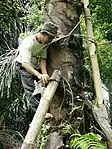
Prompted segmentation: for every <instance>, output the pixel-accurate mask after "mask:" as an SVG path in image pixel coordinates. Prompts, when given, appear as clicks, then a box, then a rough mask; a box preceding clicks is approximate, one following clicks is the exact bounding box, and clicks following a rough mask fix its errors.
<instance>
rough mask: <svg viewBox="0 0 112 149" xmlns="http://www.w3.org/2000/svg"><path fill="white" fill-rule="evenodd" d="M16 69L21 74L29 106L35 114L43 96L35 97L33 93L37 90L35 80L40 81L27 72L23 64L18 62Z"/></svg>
mask: <svg viewBox="0 0 112 149" xmlns="http://www.w3.org/2000/svg"><path fill="white" fill-rule="evenodd" d="M16 67H17V69H18V71H19V73H20V76H21V82H22V85H23V87H24V90H25V95H26V96H27V99H28V101H29V105H30V107H31V109H32V110H33V111H34V112H35V111H36V109H37V107H38V104H39V100H40V98H41V94H38V95H36V96H33V95H32V93H33V92H34V90H35V84H34V80H36V81H37V82H38V80H39V79H38V78H37V77H36V76H34V75H32V74H30V73H29V72H27V71H26V69H25V68H23V67H22V64H21V63H18V62H16Z"/></svg>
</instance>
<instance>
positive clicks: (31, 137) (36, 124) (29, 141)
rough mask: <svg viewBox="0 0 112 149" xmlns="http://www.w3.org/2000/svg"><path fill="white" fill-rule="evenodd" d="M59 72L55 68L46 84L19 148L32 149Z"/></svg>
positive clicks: (55, 87)
mask: <svg viewBox="0 0 112 149" xmlns="http://www.w3.org/2000/svg"><path fill="white" fill-rule="evenodd" d="M60 76H61V73H60V71H58V70H55V71H54V72H53V74H52V76H51V80H52V81H51V82H50V83H49V84H48V86H47V88H46V90H45V93H44V95H43V96H42V98H41V100H40V103H39V106H38V108H37V111H36V113H35V115H34V117H33V120H32V122H31V124H30V128H29V130H28V132H27V135H26V137H25V140H24V142H23V144H22V147H21V149H32V148H33V146H34V143H35V140H36V138H37V136H38V135H39V132H40V130H41V126H42V123H43V122H44V118H45V115H46V113H47V111H48V108H49V105H50V102H51V101H52V98H53V96H54V94H55V91H56V89H57V87H58V83H59V81H60Z"/></svg>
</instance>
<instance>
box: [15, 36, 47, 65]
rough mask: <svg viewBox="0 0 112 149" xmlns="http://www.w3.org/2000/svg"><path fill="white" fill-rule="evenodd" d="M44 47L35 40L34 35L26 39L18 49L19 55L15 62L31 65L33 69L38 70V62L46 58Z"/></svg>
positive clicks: (45, 48)
mask: <svg viewBox="0 0 112 149" xmlns="http://www.w3.org/2000/svg"><path fill="white" fill-rule="evenodd" d="M45 46H46V45H44V44H41V43H39V42H38V41H37V40H36V34H35V35H30V36H28V37H26V38H25V39H24V40H23V41H22V43H21V44H20V45H19V47H18V51H19V55H18V56H17V58H16V61H17V62H19V63H21V64H22V63H24V62H28V63H31V64H32V66H33V67H34V68H38V67H39V64H40V60H41V59H42V58H44V59H46V58H47V47H45Z"/></svg>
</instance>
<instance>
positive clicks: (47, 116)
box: [45, 113, 53, 119]
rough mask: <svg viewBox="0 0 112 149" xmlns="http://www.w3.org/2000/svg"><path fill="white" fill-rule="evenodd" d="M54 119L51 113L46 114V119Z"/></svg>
mask: <svg viewBox="0 0 112 149" xmlns="http://www.w3.org/2000/svg"><path fill="white" fill-rule="evenodd" d="M49 118H53V115H52V114H51V113H46V116H45V119H49Z"/></svg>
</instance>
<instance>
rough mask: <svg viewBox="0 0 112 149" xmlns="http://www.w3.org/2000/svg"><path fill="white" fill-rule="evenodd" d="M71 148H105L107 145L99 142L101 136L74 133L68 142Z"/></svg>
mask: <svg viewBox="0 0 112 149" xmlns="http://www.w3.org/2000/svg"><path fill="white" fill-rule="evenodd" d="M70 148H71V149H107V145H106V144H105V143H102V142H101V136H99V135H97V134H93V133H88V134H85V135H80V134H75V135H73V136H72V140H71V143H70Z"/></svg>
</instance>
